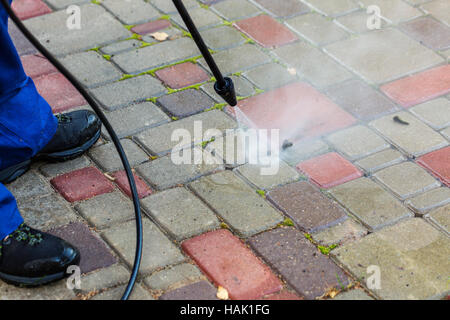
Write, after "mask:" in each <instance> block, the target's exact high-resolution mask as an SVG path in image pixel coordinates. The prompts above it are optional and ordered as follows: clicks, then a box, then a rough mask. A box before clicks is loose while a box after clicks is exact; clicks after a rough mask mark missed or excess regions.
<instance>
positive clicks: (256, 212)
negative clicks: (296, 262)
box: [190, 171, 283, 237]
mask: <svg viewBox="0 0 450 320" xmlns="http://www.w3.org/2000/svg"><path fill="white" fill-rule="evenodd" d="M190 187H191V189H193V190H194V192H195V193H196V194H197V195H198V196H200V198H202V199H203V201H205V202H206V203H208V204H209V205H210V206H211V207H212V208H213V209H214V210H215V211H216V212H217V213H218V214H219V215H220V216H221V217H222V218H223V219H224V220H225V222H226V223H227V224H229V225H230V226H231V227H232V228H233V229H234V230H236V231H237V232H238V234H239V235H241V236H243V237H248V236H251V235H253V234H256V233H258V232H261V231H263V230H266V229H269V228H271V227H274V226H275V225H277V224H278V223H280V222H281V221H282V220H283V218H282V216H281V215H280V214H279V213H278V212H277V211H276V210H275V209H274V208H272V207H271V206H270V205H269V204H268V203H267V202H266V201H265V200H264V199H263V198H262V197H261V196H259V195H258V194H257V193H256V192H255V190H253V189H252V188H250V187H249V186H248V185H246V184H245V183H244V182H243V181H242V180H240V179H239V178H238V177H237V176H236V175H235V174H233V173H232V172H230V171H224V172H220V173H216V174H213V175H210V176H207V177H203V178H201V179H199V180H197V181H194V182H192V183H191V184H190Z"/></svg>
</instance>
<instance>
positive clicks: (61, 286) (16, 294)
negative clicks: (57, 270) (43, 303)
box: [0, 281, 76, 300]
mask: <svg viewBox="0 0 450 320" xmlns="http://www.w3.org/2000/svg"><path fill="white" fill-rule="evenodd" d="M75 298H76V296H75V293H74V292H73V290H69V289H67V285H66V281H58V282H55V283H51V284H48V285H46V286H42V287H38V288H18V287H16V286H13V285H9V284H6V283H5V282H3V281H0V299H1V300H72V299H75Z"/></svg>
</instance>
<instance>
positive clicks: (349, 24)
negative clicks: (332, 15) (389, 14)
mask: <svg viewBox="0 0 450 320" xmlns="http://www.w3.org/2000/svg"><path fill="white" fill-rule="evenodd" d="M369 17H370V16H369V15H368V14H367V12H366V11H365V10H359V11H355V12H352V13H349V14H346V15H345V16H340V17H338V18H336V22H337V23H338V24H339V25H341V26H343V27H344V29H346V30H347V31H350V32H352V33H357V34H358V33H363V32H369V31H372V30H371V29H369V28H368V27H367V21H368V18H369ZM379 22H380V27H381V28H385V27H386V24H387V22H386V21H385V20H382V19H380V21H379ZM374 30H376V29H374Z"/></svg>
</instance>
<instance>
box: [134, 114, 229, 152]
mask: <svg viewBox="0 0 450 320" xmlns="http://www.w3.org/2000/svg"><path fill="white" fill-rule="evenodd" d="M197 121H200V122H197ZM200 125H201V127H200ZM195 126H197V127H198V128H199V130H200V132H201V135H202V136H198V137H196V136H195V135H194V127H195ZM235 127H236V123H235V121H234V120H232V119H231V118H230V117H228V116H227V115H226V114H225V113H223V112H222V111H220V110H212V111H208V112H203V113H200V114H197V115H194V116H191V117H188V118H185V119H181V120H178V121H174V122H171V123H168V124H164V125H161V126H159V127H157V128H151V129H148V130H146V131H144V132H142V133H140V134H139V135H137V136H136V138H137V140H138V141H139V143H140V144H141V145H143V146H145V148H147V149H148V150H149V151H150V152H152V153H154V154H156V155H163V154H166V153H167V152H169V151H170V150H171V149H172V148H176V149H181V148H182V147H185V146H188V145H191V143H193V142H194V143H200V142H202V141H203V135H204V134H205V133H206V131H207V130H208V129H212V128H214V129H218V130H220V131H225V130H226V129H232V128H235ZM176 129H186V130H188V131H189V133H190V139H191V140H190V141H189V138H188V140H187V141H180V140H177V141H172V139H171V135H172V134H173V132H174V131H175V130H176Z"/></svg>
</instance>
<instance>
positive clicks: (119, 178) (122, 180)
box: [112, 170, 152, 199]
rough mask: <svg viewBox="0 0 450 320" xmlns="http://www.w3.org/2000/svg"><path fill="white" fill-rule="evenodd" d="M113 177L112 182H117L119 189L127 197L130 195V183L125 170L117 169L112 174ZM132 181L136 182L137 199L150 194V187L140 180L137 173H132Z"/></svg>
mask: <svg viewBox="0 0 450 320" xmlns="http://www.w3.org/2000/svg"><path fill="white" fill-rule="evenodd" d="M112 176H113V177H114V179H115V180H114V183H115V184H117V186H118V187H119V189H120V190H122V192H123V193H125V194H126V195H127V196H128V197H130V198H131V197H132V193H131V187H130V183H129V182H128V176H127V174H126V172H125V171H124V170H123V171H117V172H114V173H113V174H112ZM133 176H134V181H135V183H136V191H137V193H138V196H139V199H142V198H145V197H147V196H149V195H151V194H152V189H150V187H149V186H148V185H147V184H146V183H145V182H144V180H142V179H141V178H140V177H139V176H138V175H137V174H133Z"/></svg>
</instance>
